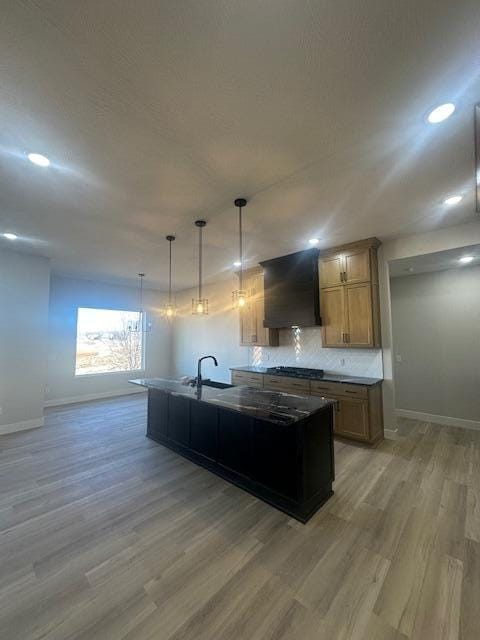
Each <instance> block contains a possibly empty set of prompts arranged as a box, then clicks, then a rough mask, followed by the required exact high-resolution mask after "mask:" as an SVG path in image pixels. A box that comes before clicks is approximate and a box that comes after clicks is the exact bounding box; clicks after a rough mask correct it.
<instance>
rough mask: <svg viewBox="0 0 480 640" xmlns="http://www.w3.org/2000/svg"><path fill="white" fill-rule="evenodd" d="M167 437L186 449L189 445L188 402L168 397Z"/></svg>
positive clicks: (183, 399)
mask: <svg viewBox="0 0 480 640" xmlns="http://www.w3.org/2000/svg"><path fill="white" fill-rule="evenodd" d="M168 437H169V438H171V439H172V440H175V442H178V443H179V444H183V445H185V446H186V447H188V446H189V445H190V400H187V398H179V397H176V396H171V395H169V396H168Z"/></svg>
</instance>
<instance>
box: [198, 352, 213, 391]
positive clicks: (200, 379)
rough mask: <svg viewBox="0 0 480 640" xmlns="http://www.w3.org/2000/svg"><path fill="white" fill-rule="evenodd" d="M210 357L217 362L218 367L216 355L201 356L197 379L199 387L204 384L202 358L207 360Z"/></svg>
mask: <svg viewBox="0 0 480 640" xmlns="http://www.w3.org/2000/svg"><path fill="white" fill-rule="evenodd" d="M208 358H211V359H212V360H213V362H214V363H215V366H216V367H218V362H217V359H216V358H215V356H203V358H199V360H198V368H197V380H196V382H197V387H200V386H201V385H202V360H207V359H208Z"/></svg>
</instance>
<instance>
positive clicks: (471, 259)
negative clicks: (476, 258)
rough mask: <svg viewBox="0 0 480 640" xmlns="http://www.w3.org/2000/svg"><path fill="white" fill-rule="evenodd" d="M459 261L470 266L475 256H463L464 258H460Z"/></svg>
mask: <svg viewBox="0 0 480 640" xmlns="http://www.w3.org/2000/svg"><path fill="white" fill-rule="evenodd" d="M458 261H459V262H461V263H462V264H468V263H469V262H472V261H473V256H463V258H459V259H458Z"/></svg>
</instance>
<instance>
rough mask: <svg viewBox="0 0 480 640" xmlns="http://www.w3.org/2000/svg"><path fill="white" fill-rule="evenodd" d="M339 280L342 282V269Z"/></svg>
mask: <svg viewBox="0 0 480 640" xmlns="http://www.w3.org/2000/svg"><path fill="white" fill-rule="evenodd" d="M340 282H343V271H340Z"/></svg>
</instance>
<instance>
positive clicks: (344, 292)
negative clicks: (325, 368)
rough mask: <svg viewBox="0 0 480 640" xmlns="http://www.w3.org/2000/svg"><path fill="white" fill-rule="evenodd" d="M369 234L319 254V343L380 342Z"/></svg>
mask: <svg viewBox="0 0 480 640" xmlns="http://www.w3.org/2000/svg"><path fill="white" fill-rule="evenodd" d="M379 244H380V243H379V241H378V240H377V239H376V238H369V239H368V240H363V241H360V242H354V243H352V244H350V245H345V246H343V247H335V248H334V249H331V250H327V251H325V252H323V253H322V254H321V256H320V313H321V316H322V334H323V346H325V347H356V348H357V347H358V348H371V347H379V346H380V312H379V304H378V268H377V247H378V246H379Z"/></svg>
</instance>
